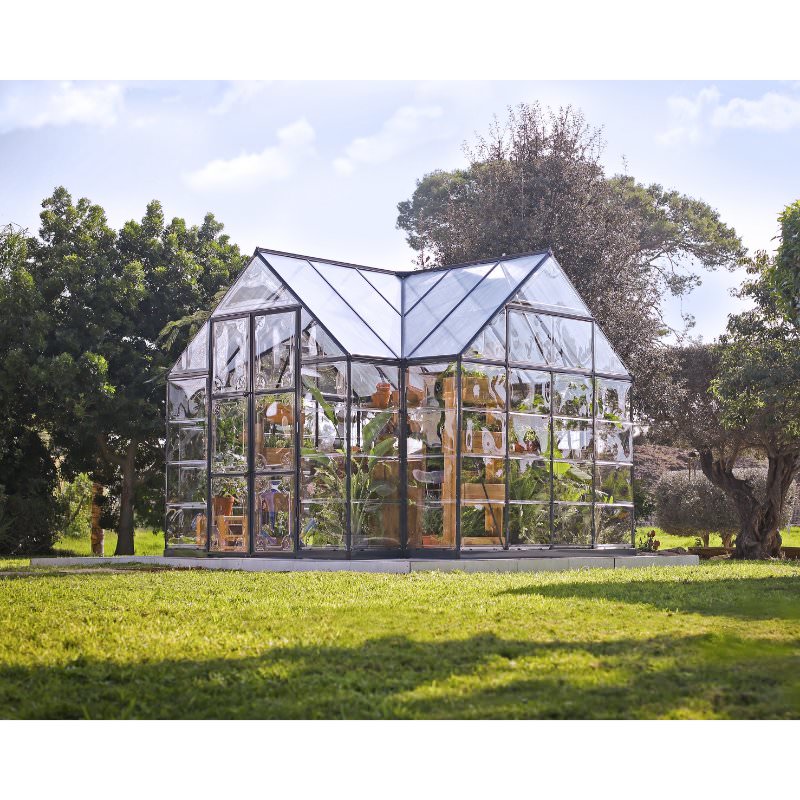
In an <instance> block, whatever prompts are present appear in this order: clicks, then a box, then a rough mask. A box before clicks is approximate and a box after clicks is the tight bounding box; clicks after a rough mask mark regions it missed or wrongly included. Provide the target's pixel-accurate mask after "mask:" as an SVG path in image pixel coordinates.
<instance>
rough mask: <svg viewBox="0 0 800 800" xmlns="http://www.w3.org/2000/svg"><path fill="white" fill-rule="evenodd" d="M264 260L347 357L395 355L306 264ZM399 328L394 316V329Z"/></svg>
mask: <svg viewBox="0 0 800 800" xmlns="http://www.w3.org/2000/svg"><path fill="white" fill-rule="evenodd" d="M266 258H267V261H269V263H270V265H271V266H272V267H273V268H274V269H275V271H276V272H277V273H278V274H279V275H280V276H281V279H282V280H284V281H285V282H286V284H287V285H289V286H292V287H295V291H296V292H297V293H298V295H299V297H300V299H301V300H302V301H303V302H304V304H305V305H306V306H307V307H308V309H309V310H310V311H311V313H312V314H313V315H314V316H315V317H316V318H317V319H318V320H319V321H320V322H321V323H322V324H323V325H324V326H325V327H326V328H327V329H328V330H329V331H331V332H334V335H335V336H336V338H337V339H338V340H339V341H340V342H341V343H342V345H343V346H344V347H345V348H346V350H347V351H348V352H349V353H354V354H360V355H368V356H378V357H381V356H385V357H387V358H395V357H396V356H397V355H398V354H397V353H394V352H393V351H392V350H391V349H390V348H389V347H387V346H386V345H385V344H384V343H383V342H381V340H380V339H378V337H377V336H376V335H375V334H374V332H373V331H372V330H371V329H370V328H369V326H368V325H367V324H366V323H365V322H364V321H363V320H361V319H360V318H359V317H358V315H357V314H356V313H355V311H353V309H352V308H350V306H349V305H348V304H347V303H345V302H344V300H342V298H341V297H339V295H338V294H337V293H336V292H335V291H334V290H333V288H332V287H331V286H330V284H328V283H327V282H326V281H325V280H324V279H323V278H322V276H321V275H320V274H319V273H318V272H317V271H316V270H315V269H314V267H313V266H312V265H311V264H310V263H309V262H308V261H306V260H305V259H302V258H291V257H289V256H275V255H272V254H266ZM399 324H400V323H399V316H398V321H397V325H398V327H399Z"/></svg>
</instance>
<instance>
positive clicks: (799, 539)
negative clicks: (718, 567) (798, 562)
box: [636, 525, 800, 550]
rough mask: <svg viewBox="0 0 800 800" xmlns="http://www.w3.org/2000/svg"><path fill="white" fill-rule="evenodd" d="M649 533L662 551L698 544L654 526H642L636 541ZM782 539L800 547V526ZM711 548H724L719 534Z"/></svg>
mask: <svg viewBox="0 0 800 800" xmlns="http://www.w3.org/2000/svg"><path fill="white" fill-rule="evenodd" d="M648 531H655V532H656V539H658V541H659V542H660V543H661V546H660V547H659V549H660V550H666V549H667V548H670V547H686V548H689V547H694V546H695V544H696V541H695V540H696V539H697V537H696V536H673V535H672V534H669V533H666V532H665V531H663V530H662V529H661V528H656V527H654V526H653V525H646V526H640V527H638V528H637V529H636V541H637V543H638V542H639V539H641V538H643V537H645V536H647V533H648ZM781 538H782V539H783V544H784V546H786V547H800V526H798V525H793V526H792V527H791V528H790V529H789V533H788V534H787V533H786V531H785V530H782V531H781ZM708 544H709V546H710V547H722V539H721V538H720V537H719V534H716V533H712V534H711V536H710V538H709V542H708Z"/></svg>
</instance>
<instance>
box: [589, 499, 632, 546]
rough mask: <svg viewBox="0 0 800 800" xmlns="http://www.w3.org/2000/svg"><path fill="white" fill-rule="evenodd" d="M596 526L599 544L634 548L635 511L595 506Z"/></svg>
mask: <svg viewBox="0 0 800 800" xmlns="http://www.w3.org/2000/svg"><path fill="white" fill-rule="evenodd" d="M594 520H595V522H594V524H595V535H596V538H597V544H623V545H628V546H629V547H630V546H632V535H633V534H632V532H633V509H632V508H630V507H628V508H619V507H614V506H595V510H594Z"/></svg>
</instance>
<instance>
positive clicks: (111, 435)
mask: <svg viewBox="0 0 800 800" xmlns="http://www.w3.org/2000/svg"><path fill="white" fill-rule="evenodd" d="M43 206H44V211H43V212H42V214H41V219H42V225H41V228H40V231H39V237H38V238H28V239H26V240H25V242H24V248H25V252H24V256H23V257H22V258H21V259H20V258H19V257H18V258H17V259H16V262H19V263H21V264H22V267H21V268H20V269H21V270H22V272H21V273H20V274H21V275H22V278H24V280H23V279H22V278H20V279H18V280H17V284H20V285H19V286H16V284H14V283H13V282H12V283H10V284H9V286H10V288H11V289H14V290H15V291H16V295H17V296H18V297H19V300H18V301H17V302H18V303H20V304H21V303H23V302H24V299H25V297H24V291H29V292H32V293H33V294H34V297H33V298H32V307H33V308H37V309H40V314H41V318H40V319H38V326H37V329H36V330H37V335H36V337H34V338H31V337H28V336H26V337H23V338H24V339H25V341H27V342H28V343H29V345H28V351H27V352H26V353H25V354H24V359H23V360H25V362H26V364H27V366H26V369H27V370H28V380H29V384H28V385H29V389H30V402H31V403H32V404H33V411H32V414H33V417H34V423H35V427H37V429H38V431H39V433H40V434H41V433H44V434H45V435H46V437H47V440H48V442H49V443H50V445H51V447H52V448H54V452H57V453H58V456H59V458H60V459H61V465H62V469H63V470H64V473H65V474H67V475H69V474H75V473H77V472H84V471H86V472H89V473H91V474H92V476H93V478H95V479H96V480H100V481H101V482H103V483H105V484H106V485H109V484H111V485H112V486H113V488H114V489H115V490H116V492H117V494H118V497H119V500H118V503H117V504H116V505H117V508H118V511H119V524H118V532H119V537H118V544H117V554H128V553H133V531H134V504H135V501H137V500H138V505H137V509H136V510H137V512H138V513H139V515H140V516H141V517H142V518H147V517H149V518H150V519H153V520H155V518H157V515H158V511H159V509H160V507H161V503H162V501H163V497H162V495H163V478H162V475H163V473H162V470H161V465H162V461H163V448H162V440H163V432H164V384H165V375H166V372H167V371H168V369H169V368H170V367H171V366H172V364H173V363H174V361H175V359H176V358H177V356H178V354H179V353H180V352H181V350H182V349H183V347H184V346H185V345H186V336H187V335H188V334H189V333H190V331H188V330H187V329H185V328H182V329H181V330H180V331H178V335H176V336H173V337H172V338H171V339H170V340H169V342H168V343H166V344H164V343H163V342H160V341H159V334H160V332H161V331H162V329H163V328H164V327H165V326H167V324H168V323H169V322H171V321H172V320H175V319H177V318H181V317H185V316H187V315H189V314H191V313H193V312H195V311H196V310H197V309H198V308H205V307H207V306H208V304H209V303H210V302H211V301H212V299H213V297H214V296H215V295H216V294H217V292H219V291H220V290H221V289H222V288H223V287H225V286H227V285H229V284H230V283H231V282H232V280H233V279H234V278H235V277H236V275H237V274H238V272H239V271H240V270H241V269H242V267H243V266H244V261H245V259H244V258H243V256H242V255H241V253H240V252H239V249H238V247H237V246H236V245H234V244H232V243H231V242H230V241H229V239H228V237H227V236H226V235H223V233H222V228H223V226H222V225H221V224H220V223H219V222H217V221H216V220H215V219H214V217H213V216H212V215H211V214H208V215H207V216H206V218H205V220H204V221H203V224H202V225H200V226H193V227H189V226H187V224H186V223H185V222H184V221H183V220H182V219H179V218H175V219H173V220H172V221H171V222H170V223H169V224H166V223H165V220H164V215H163V212H162V209H161V205H160V204H159V203H158V202H156V201H153V202H151V203H150V204H149V205H148V207H147V210H146V213H145V215H144V217H143V219H142V221H141V222H133V221H131V222H128V223H126V224H125V225H124V226H123V228H122V230H120V231H119V232H116V231H114V230H113V229H112V228H111V227H110V226H109V225H108V223H107V221H106V218H105V214H104V212H103V209H102V208H101V207H100V206H98V205H94V204H92V203H91V202H90V201H88V200H86V199H81V200H78V201H77V202H73V200H72V197H71V196H70V194H69V193H68V192H67V191H66V190H65V189H63V188H59V189H57V190H56V191H55V192H54V194H53V196H52V197H50V198H48V199H46V200H45V201H44V203H43ZM25 281H27V283H26V282H25ZM4 283H6V281H4ZM15 287H16V288H15ZM20 310H21V311H22V310H24V308H22V307H21V309H20ZM11 318H12V319H13V313H12V315H11ZM12 340H13V337H12ZM13 356H14V348H13V347H8V346H6V347H4V349H3V351H2V352H1V353H0V362H2V363H3V365H8V364H11V363H12V362H11V361H10V359H12V358H13ZM20 358H23V357H22V356H20Z"/></svg>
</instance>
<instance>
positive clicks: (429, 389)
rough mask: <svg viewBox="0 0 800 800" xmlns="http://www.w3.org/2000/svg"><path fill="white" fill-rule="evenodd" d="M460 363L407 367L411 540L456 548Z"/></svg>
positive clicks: (422, 544) (421, 545) (414, 544)
mask: <svg viewBox="0 0 800 800" xmlns="http://www.w3.org/2000/svg"><path fill="white" fill-rule="evenodd" d="M455 380H456V376H455V365H454V364H425V365H417V366H413V367H409V369H408V370H407V372H406V392H407V394H408V401H407V402H408V407H409V411H408V422H407V426H408V439H407V442H406V450H407V453H408V473H407V476H406V480H407V486H408V502H409V506H408V546H409V547H410V548H412V549H418V548H453V547H455V542H456V513H457V507H456V502H455V500H456V477H457V475H456V468H457V465H456V459H455V451H456V432H457V416H456V408H457V405H456V390H455Z"/></svg>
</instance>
